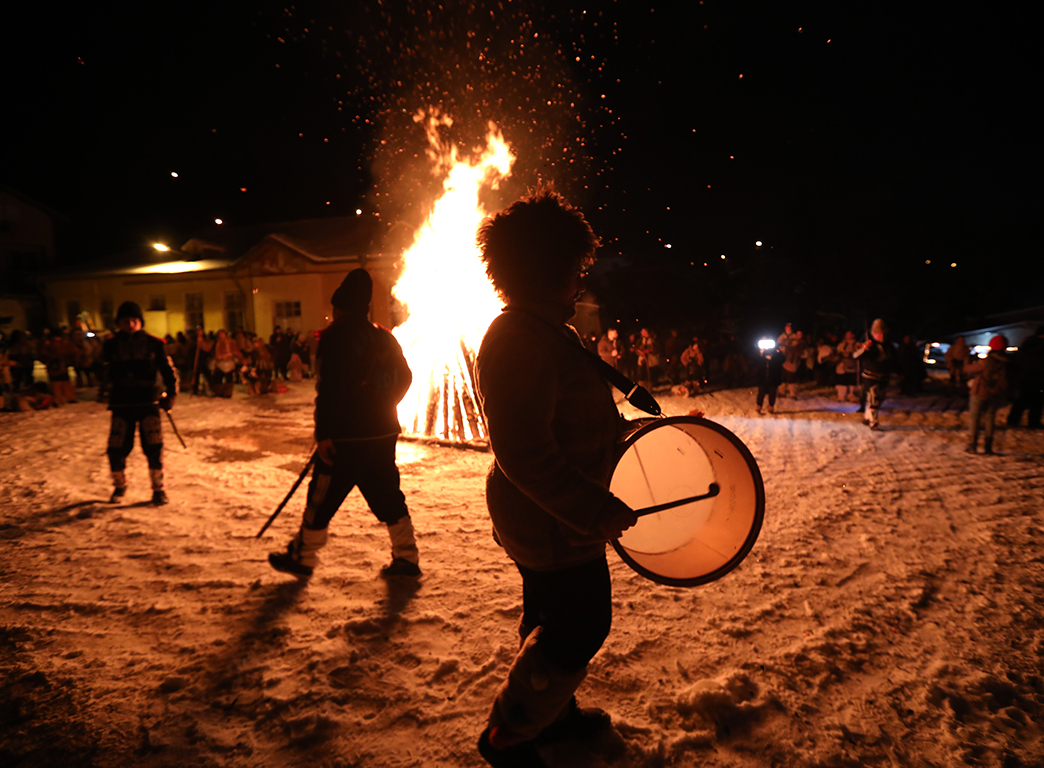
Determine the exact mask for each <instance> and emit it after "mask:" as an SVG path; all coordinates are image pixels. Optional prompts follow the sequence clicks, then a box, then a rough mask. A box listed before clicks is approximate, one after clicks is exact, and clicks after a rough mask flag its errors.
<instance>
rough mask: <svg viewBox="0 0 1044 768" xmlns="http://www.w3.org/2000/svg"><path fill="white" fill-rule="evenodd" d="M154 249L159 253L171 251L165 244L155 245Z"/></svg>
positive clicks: (153, 245)
mask: <svg viewBox="0 0 1044 768" xmlns="http://www.w3.org/2000/svg"><path fill="white" fill-rule="evenodd" d="M152 247H153V248H155V249H156V250H157V251H169V250H170V248H168V247H167V246H165V245H164V244H163V243H153V244H152Z"/></svg>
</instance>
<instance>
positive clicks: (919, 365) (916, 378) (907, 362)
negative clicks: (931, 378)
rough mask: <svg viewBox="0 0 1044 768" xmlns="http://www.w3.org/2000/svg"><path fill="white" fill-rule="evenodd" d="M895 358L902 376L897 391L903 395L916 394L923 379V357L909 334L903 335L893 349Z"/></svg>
mask: <svg viewBox="0 0 1044 768" xmlns="http://www.w3.org/2000/svg"><path fill="white" fill-rule="evenodd" d="M895 360H896V366H897V367H898V368H899V374H900V375H901V376H902V378H901V379H900V380H899V391H900V392H902V393H903V394H904V395H916V394H917V393H918V392H920V391H921V382H922V381H924V359H923V355H922V354H921V350H920V348H919V347H918V346H917V345H916V344H914V343H913V339H912V338H911V337H910V334H906V335H905V336H903V341H902V343H901V344H900V345H899V348H898V349H897V350H896V351H895Z"/></svg>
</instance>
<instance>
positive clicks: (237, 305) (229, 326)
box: [225, 291, 244, 333]
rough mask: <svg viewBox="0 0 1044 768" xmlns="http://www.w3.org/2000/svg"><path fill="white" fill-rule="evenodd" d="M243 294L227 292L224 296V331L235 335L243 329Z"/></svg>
mask: <svg viewBox="0 0 1044 768" xmlns="http://www.w3.org/2000/svg"><path fill="white" fill-rule="evenodd" d="M243 304H244V302H243V294H241V293H238V292H231V291H230V292H229V293H226V294H225V330H226V331H228V332H229V333H235V332H236V331H238V330H241V329H242V328H243Z"/></svg>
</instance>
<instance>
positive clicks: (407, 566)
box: [381, 515, 421, 576]
mask: <svg viewBox="0 0 1044 768" xmlns="http://www.w3.org/2000/svg"><path fill="white" fill-rule="evenodd" d="M388 535H389V536H390V537H391V544H392V561H391V563H390V564H388V565H386V566H385V567H384V568H382V569H381V575H382V576H420V574H421V570H420V565H419V563H420V554H419V552H418V551H417V539H416V537H415V536H414V531H413V521H412V520H411V519H410V516H409V515H406V516H404V517H402V518H400V519H399V520H398V522H395V523H392V524H391V525H389V526H388Z"/></svg>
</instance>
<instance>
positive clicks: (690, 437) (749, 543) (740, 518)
mask: <svg viewBox="0 0 1044 768" xmlns="http://www.w3.org/2000/svg"><path fill="white" fill-rule="evenodd" d="M639 423H640V426H638V427H637V429H635V430H633V431H632V432H629V433H628V434H626V435H625V436H624V438H623V441H622V443H621V445H620V450H619V452H618V454H617V459H616V466H615V468H614V469H613V475H612V480H611V482H610V485H609V489H610V490H611V491H612V492H613V494H614V495H615V496H617V497H619V498H620V499H621V500H622V501H623V502H624V503H625V504H627V505H628V506H630V507H631V508H632V509H634V510H635V511H636V512H638V514H639V518H638V523H637V524H636V525H634V526H632V527H631V528H629V529H628V530H626V531H624V533H623V535H622V536H621V537H620V538H619V539H616V540H614V541H613V542H612V544H613V548H614V549H616V551H617V553H618V554H619V555H620V557H621V558H623V560H624V562H625V563H627V564H628V565H629V566H631V568H633V569H634V570H635V571H637V572H638V573H640V574H641V575H642V576H645V577H646V578H648V579H652V580H653V581H655V582H658V583H660V584H667V585H669V586H672V587H695V586H699V585H700V584H706V583H708V582H711V581H715V580H716V579H720V578H721V577H722V576H724V575H725V574H726V573H728V572H729V571H731V570H732V569H733V568H735V567H736V566H737V565H739V564H740V562H741V561H742V560H743V558H745V557H746V556H747V554H748V553H749V552H750V550H751V548H752V547H753V546H754V542H755V541H756V540H757V538H758V533H759V532H760V531H761V523H762V520H763V519H764V515H765V486H764V484H763V483H762V480H761V472H760V471H759V470H758V464H757V462H756V461H754V457H753V456H752V455H751V453H750V451H749V450H748V449H747V446H745V445H744V444H743V443H742V442H741V441H740V439H739V438H738V437H736V436H735V435H734V434H732V433H731V432H730V431H729V430H727V429H725V427H723V426H721V425H720V424H715V423H714V422H713V421H708V420H707V419H702V418H697V417H694V416H673V417H670V418H665V419H646V420H642V421H641V422H639Z"/></svg>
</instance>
